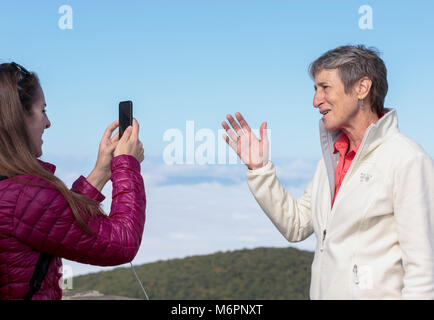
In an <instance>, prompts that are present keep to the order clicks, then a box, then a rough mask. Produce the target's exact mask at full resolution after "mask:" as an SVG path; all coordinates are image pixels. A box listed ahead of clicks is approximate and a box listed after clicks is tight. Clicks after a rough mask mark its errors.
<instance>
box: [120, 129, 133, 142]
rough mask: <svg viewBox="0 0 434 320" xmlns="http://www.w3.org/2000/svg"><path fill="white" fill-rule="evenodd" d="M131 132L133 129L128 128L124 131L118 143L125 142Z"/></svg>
mask: <svg viewBox="0 0 434 320" xmlns="http://www.w3.org/2000/svg"><path fill="white" fill-rule="evenodd" d="M132 132H133V127H132V126H129V127H128V128H126V129H125V131H124V133H123V134H122V138H121V140H120V141H126V140H128V139H129V138H130V136H131V133H132Z"/></svg>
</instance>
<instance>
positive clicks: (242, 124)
mask: <svg viewBox="0 0 434 320" xmlns="http://www.w3.org/2000/svg"><path fill="white" fill-rule="evenodd" d="M235 117H236V118H237V120H238V122H239V123H240V124H241V127H242V128H243V130H244V131H245V132H251V131H252V129H250V127H249V125H248V124H247V122H246V120H244V118H243V116H242V115H241V113H239V112H237V113H235Z"/></svg>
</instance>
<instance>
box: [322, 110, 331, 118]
mask: <svg viewBox="0 0 434 320" xmlns="http://www.w3.org/2000/svg"><path fill="white" fill-rule="evenodd" d="M330 111H331V110H326V111H323V112H321V114H322V115H323V117H322V119H325V117H326V116H327V114H329V113H330Z"/></svg>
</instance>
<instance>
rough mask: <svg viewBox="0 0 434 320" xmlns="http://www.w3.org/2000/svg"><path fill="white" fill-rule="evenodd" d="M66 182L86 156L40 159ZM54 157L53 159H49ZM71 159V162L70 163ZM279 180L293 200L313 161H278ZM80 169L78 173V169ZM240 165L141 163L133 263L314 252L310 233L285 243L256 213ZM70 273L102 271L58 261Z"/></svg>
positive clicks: (87, 165)
mask: <svg viewBox="0 0 434 320" xmlns="http://www.w3.org/2000/svg"><path fill="white" fill-rule="evenodd" d="M45 160H46V161H49V162H53V163H55V164H56V165H57V168H58V169H57V171H56V174H57V175H58V176H59V177H60V178H61V179H62V180H63V181H65V182H66V183H67V185H69V186H71V185H72V183H73V181H74V180H75V179H76V178H77V177H78V176H79V175H81V174H82V175H84V176H86V175H87V174H88V173H89V172H90V171H91V169H92V167H93V164H94V163H95V162H94V161H92V159H91V157H82V158H80V159H74V161H71V160H70V159H68V158H67V157H52V159H50V158H48V157H47V159H45ZM55 161H57V163H56V162H55ZM72 162H73V163H72ZM274 162H275V163H276V167H277V172H278V176H279V178H280V180H281V181H282V183H283V184H284V186H285V187H286V188H287V190H288V191H289V192H290V193H291V194H292V195H293V197H294V198H297V197H299V196H300V195H302V194H303V192H304V188H305V187H306V186H307V184H308V182H309V181H310V179H311V178H312V177H313V173H314V170H315V167H316V161H315V160H302V159H278V160H275V161H274ZM80 167H81V168H83V170H84V172H83V171H81V170H80ZM68 169H70V170H68ZM245 171H246V168H245V166H244V165H238V166H230V165H228V166H221V165H220V166H219V165H216V166H198V165H197V166H196V165H189V166H188V165H182V166H173V165H172V166H168V165H166V164H164V163H163V162H162V161H161V160H160V159H158V158H148V159H146V160H145V162H144V163H143V164H142V176H143V179H144V181H145V188H146V195H147V209H146V214H147V219H146V225H145V231H144V234H143V240H142V244H141V247H140V250H139V252H138V254H137V256H136V258H135V259H134V261H133V263H134V264H143V263H147V262H153V261H158V260H167V259H171V258H182V257H186V256H192V255H202V254H210V253H214V252H217V251H228V250H236V249H242V248H255V247H286V246H294V247H298V248H300V249H305V250H311V251H313V250H314V247H315V241H316V240H315V237H314V236H311V237H309V238H308V239H306V240H304V241H302V242H300V243H289V242H287V241H286V239H285V238H284V237H283V236H282V235H281V234H280V233H279V231H278V230H277V229H276V228H275V226H274V225H273V224H272V223H271V221H270V220H269V219H268V217H267V216H266V215H265V214H264V213H263V212H262V210H261V208H260V207H259V205H258V204H257V203H256V200H255V199H254V198H253V196H252V195H251V193H250V191H249V189H248V186H247V183H246V181H245ZM111 191H112V188H111V183H108V184H107V185H106V187H105V188H104V189H103V194H104V195H105V196H106V199H105V200H104V201H103V203H102V205H103V209H104V210H105V211H106V212H107V213H109V211H110V205H111ZM64 264H65V265H68V266H70V267H71V268H72V271H73V274H74V275H79V274H85V273H90V272H98V271H101V270H107V269H110V268H107V267H97V266H90V265H84V264H80V263H76V262H73V261H68V260H64Z"/></svg>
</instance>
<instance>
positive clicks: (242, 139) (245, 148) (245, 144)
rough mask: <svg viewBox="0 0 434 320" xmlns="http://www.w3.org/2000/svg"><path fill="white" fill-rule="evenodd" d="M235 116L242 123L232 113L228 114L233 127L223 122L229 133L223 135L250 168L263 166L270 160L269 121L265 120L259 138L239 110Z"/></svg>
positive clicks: (227, 117)
mask: <svg viewBox="0 0 434 320" xmlns="http://www.w3.org/2000/svg"><path fill="white" fill-rule="evenodd" d="M235 117H236V118H237V120H238V121H239V123H240V124H238V123H237V121H236V120H235V119H234V118H233V117H232V116H231V115H230V114H228V115H227V116H226V119H227V120H228V121H229V123H230V125H231V126H232V129H231V128H230V127H229V125H228V124H227V123H226V121H224V122H222V126H223V128H224V129H225V130H226V133H227V135H223V138H224V139H225V140H226V142H227V143H228V144H229V146H230V147H231V148H232V149H233V150H234V151H235V152H236V154H237V155H238V157H240V159H241V160H242V161H243V162H244V163H245V164H246V165H247V167H248V168H249V169H258V168H261V167H263V166H264V165H265V164H267V162H268V159H269V149H270V145H269V141H268V137H267V132H266V131H267V123H266V122H264V123H262V125H261V128H260V135H261V140H259V139H258V138H257V137H256V136H255V134H254V133H253V132H252V129H250V126H249V125H248V124H247V122H246V120H244V118H243V116H242V115H241V114H240V113H239V112H237V113H235ZM240 125H241V126H240Z"/></svg>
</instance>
